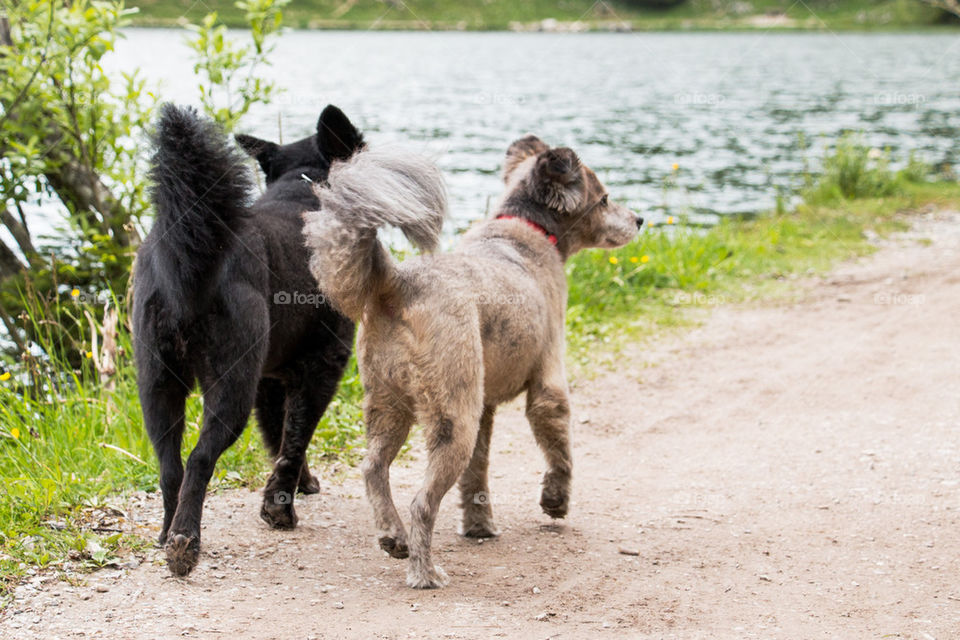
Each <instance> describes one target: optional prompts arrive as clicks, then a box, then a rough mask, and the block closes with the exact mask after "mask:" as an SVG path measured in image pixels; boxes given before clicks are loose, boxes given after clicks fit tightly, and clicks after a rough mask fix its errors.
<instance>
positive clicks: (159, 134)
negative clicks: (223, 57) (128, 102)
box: [150, 104, 253, 317]
mask: <svg viewBox="0 0 960 640" xmlns="http://www.w3.org/2000/svg"><path fill="white" fill-rule="evenodd" d="M153 143H154V147H155V148H156V151H155V152H154V154H153V158H152V161H151V167H150V178H151V182H152V187H151V189H150V199H151V201H152V202H153V208H154V212H155V215H156V221H155V223H154V230H153V232H152V233H151V235H154V236H155V237H156V241H155V242H156V244H155V247H156V249H157V250H158V251H159V252H160V253H161V255H162V257H160V256H158V257H160V260H159V261H158V262H157V263H156V264H155V265H154V266H155V267H156V268H158V269H159V270H160V273H158V274H157V275H158V276H159V280H160V282H159V284H160V286H161V289H162V290H164V292H165V293H166V294H167V295H166V296H165V298H167V300H168V302H169V303H170V304H171V306H172V308H173V309H179V311H180V313H177V314H176V315H178V316H180V317H184V316H190V315H192V314H193V313H196V310H198V309H200V308H202V307H203V306H204V303H205V301H207V300H208V299H209V294H210V289H211V287H212V286H213V284H214V283H215V282H216V278H217V276H218V275H219V271H220V267H221V265H222V263H223V258H224V255H225V254H226V252H227V250H228V249H229V248H230V247H231V246H232V245H233V244H234V243H235V242H236V240H237V233H238V232H239V230H240V228H241V227H242V226H243V224H244V220H245V219H246V217H247V215H248V214H247V205H248V202H249V197H250V193H251V190H252V187H253V183H252V180H251V178H250V175H249V172H248V170H247V168H246V165H245V157H244V156H243V155H242V154H240V153H239V152H238V151H236V150H235V149H234V147H233V145H232V144H231V142H230V140H229V139H228V138H227V136H226V135H225V134H224V132H223V131H222V130H221V129H220V127H219V126H218V125H217V124H216V123H215V122H213V121H212V120H209V119H207V118H203V117H201V116H200V115H199V114H198V113H197V111H196V110H195V109H193V108H191V107H177V106H175V105H172V104H165V105H163V106H162V107H161V109H160V119H159V121H158V122H157V128H156V132H155V133H154V135H153Z"/></svg>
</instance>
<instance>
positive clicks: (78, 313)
mask: <svg viewBox="0 0 960 640" xmlns="http://www.w3.org/2000/svg"><path fill="white" fill-rule="evenodd" d="M823 164H824V172H823V174H822V175H821V176H819V177H817V178H809V179H808V180H807V186H806V188H805V190H804V193H805V196H806V202H805V203H804V204H801V205H800V206H798V207H797V208H796V209H795V210H793V211H790V212H785V211H780V212H774V213H769V214H766V215H762V216H759V217H757V218H754V219H751V220H725V221H723V222H721V223H720V224H718V225H717V226H715V227H712V228H709V229H698V228H693V227H687V226H685V225H683V224H682V223H683V220H682V218H680V217H678V218H677V219H675V220H674V221H673V222H674V224H663V225H658V226H655V227H653V228H648V229H646V230H645V231H644V232H643V233H642V234H641V235H640V237H639V239H638V240H636V241H635V242H633V243H632V244H630V245H629V246H627V247H624V248H623V249H620V250H617V251H599V250H595V251H586V252H583V253H581V254H579V255H577V256H575V257H574V258H573V259H572V260H570V262H569V263H568V273H569V281H570V291H569V309H568V317H567V326H568V344H569V350H568V359H569V361H570V365H571V370H572V371H573V372H574V375H575V376H583V375H589V373H590V371H591V370H596V368H597V367H598V366H599V365H601V364H602V363H603V358H604V357H606V358H608V359H612V358H613V357H615V356H616V351H615V349H614V347H616V346H617V344H618V343H620V342H622V341H625V340H632V339H637V338H643V337H650V336H654V335H658V334H660V333H662V332H663V331H664V330H669V329H671V328H675V327H682V326H687V325H690V324H691V323H694V322H696V321H697V320H698V319H700V318H701V317H702V316H703V313H704V311H705V310H707V309H709V308H710V307H712V306H714V305H717V304H723V303H727V302H740V301H752V300H770V299H775V298H777V297H778V296H782V295H785V294H787V293H789V292H791V291H792V290H793V289H792V287H791V284H790V282H791V280H792V279H793V278H794V277H796V276H801V275H806V274H809V273H812V272H822V271H825V270H827V269H829V268H830V267H831V266H833V265H834V264H836V262H837V261H838V260H841V259H844V258H849V257H853V256H857V255H863V254H866V253H868V252H869V251H871V250H872V248H873V247H872V245H871V244H870V243H869V242H868V240H867V238H866V235H865V232H866V231H868V230H870V231H873V232H875V233H878V234H885V233H889V232H892V231H895V230H898V229H903V228H905V226H906V224H907V220H908V216H906V215H904V212H909V211H910V210H911V209H915V208H918V207H921V206H925V205H929V204H932V205H935V206H939V207H958V206H960V184H957V183H956V182H948V181H940V182H923V181H919V179H920V177H921V176H922V175H923V174H924V173H926V171H925V170H924V169H923V167H922V166H921V165H919V164H918V163H915V162H914V163H911V164H910V165H909V166H908V168H907V169H906V170H904V171H901V172H899V173H893V172H891V171H890V170H889V169H888V168H887V165H886V160H885V158H883V157H882V156H878V155H877V154H876V152H871V151H870V150H869V149H867V148H865V147H864V146H863V145H860V144H858V143H857V142H856V140H855V139H852V138H848V139H844V140H841V141H840V142H839V143H838V145H837V146H836V148H835V150H834V151H833V152H832V153H831V154H830V155H829V156H828V157H827V158H826V159H825V161H824V163H823ZM76 293H77V295H71V292H70V291H69V290H66V291H63V292H62V293H61V294H60V295H59V296H56V297H55V300H54V301H53V302H52V303H42V304H29V305H26V306H27V307H28V309H31V311H30V313H28V314H27V315H26V316H23V319H22V320H21V321H22V322H27V323H30V324H31V327H32V329H33V331H32V332H31V333H32V335H35V336H38V340H40V342H41V343H43V342H44V341H46V340H53V339H55V337H56V336H62V335H72V336H84V335H85V336H87V338H86V340H85V341H82V342H80V343H78V344H73V345H72V347H71V350H72V352H71V353H66V354H62V357H58V358H56V359H54V360H50V359H46V358H40V357H35V356H31V357H28V358H26V359H21V360H20V361H18V362H13V361H7V362H6V363H5V365H3V366H4V367H5V368H3V369H0V372H2V373H0V481H2V483H3V486H4V491H3V492H0V599H2V595H3V593H4V591H5V590H9V588H10V587H11V586H12V585H14V584H15V583H16V582H17V581H18V580H19V579H20V578H21V577H22V576H23V575H24V573H25V572H27V571H28V570H30V569H31V568H32V567H45V568H52V569H55V570H58V571H61V572H64V573H66V572H67V569H70V572H69V573H70V575H75V573H76V571H77V570H80V571H82V570H84V569H93V568H96V567H98V566H103V565H105V564H109V563H110V562H112V561H114V560H115V559H117V558H122V557H124V556H125V555H127V554H129V553H130V552H131V551H135V550H139V549H143V548H145V547H146V546H147V545H149V544H151V542H152V541H151V540H148V539H146V538H141V537H138V536H128V535H121V534H119V533H118V532H116V531H111V530H109V529H116V528H117V527H116V526H115V525H114V526H113V527H109V526H108V527H106V529H107V530H104V529H105V528H104V526H102V524H101V523H102V522H103V520H104V517H105V515H106V516H107V517H108V519H110V518H113V519H116V518H117V517H122V515H118V514H117V512H115V511H113V510H112V508H113V507H114V506H119V505H122V504H123V502H124V499H123V498H124V496H123V494H125V493H128V492H132V491H138V490H143V491H156V490H157V482H158V478H157V468H156V463H155V460H154V456H153V452H152V449H151V446H150V443H149V441H148V439H147V437H146V435H145V433H144V431H143V426H142V420H141V415H140V407H139V403H138V401H137V394H136V385H135V378H134V371H133V368H132V363H131V355H130V354H131V349H130V339H129V334H128V333H127V331H126V330H125V329H123V328H121V331H120V334H119V343H120V344H119V346H120V347H121V350H120V355H119V362H118V368H117V370H118V371H117V374H116V375H115V376H114V378H113V382H114V383H115V389H114V390H113V391H108V390H106V389H105V388H104V387H103V386H102V385H101V384H100V383H99V378H98V374H97V372H96V371H95V370H94V367H93V366H92V361H93V360H92V358H89V357H86V356H87V353H88V350H92V348H93V347H92V341H91V339H90V337H89V336H90V335H91V329H90V326H89V319H87V317H86V315H85V314H84V311H89V312H91V313H90V316H91V317H92V318H96V317H97V315H96V313H92V312H93V311H95V309H93V308H92V307H88V306H85V305H84V304H81V303H80V302H77V300H82V299H83V296H82V295H79V293H80V292H76ZM51 305H53V307H54V308H51ZM50 318H56V320H50ZM94 322H96V320H94ZM52 323H56V326H54V325H53V324H52ZM71 323H72V326H69V325H71ZM122 326H123V324H122V323H121V327H122ZM101 330H102V329H101V327H99V326H97V332H98V333H99V332H100V331H101ZM77 353H79V354H80V357H79V358H77V357H76V356H77ZM604 354H606V356H604ZM70 362H73V363H74V364H72V365H71V364H69V363H70ZM78 362H79V364H77V363H78ZM53 383H55V386H54V384H53ZM361 393H362V392H361V385H360V383H359V380H358V376H357V371H356V365H355V364H354V363H351V365H350V368H349V370H348V373H347V375H346V377H345V378H344V380H343V382H342V383H341V387H340V392H339V394H338V395H337V397H336V399H335V400H334V402H333V404H332V405H331V407H330V409H329V410H328V411H327V413H326V415H325V416H324V418H323V421H322V422H321V425H320V427H319V428H318V431H317V435H316V437H315V438H314V441H313V444H312V446H311V449H310V452H311V457H312V458H313V461H314V462H317V461H318V460H319V459H334V458H337V459H345V460H346V461H347V462H353V461H354V460H355V458H356V453H357V448H358V447H359V446H360V445H361V444H362V427H361V412H360V408H359V407H360V399H361ZM200 415H201V402H200V398H199V397H198V395H197V394H194V395H193V396H191V398H190V400H189V403H188V409H187V434H186V438H185V442H184V451H185V452H186V451H188V450H189V449H191V448H192V446H193V444H194V443H195V442H196V438H197V435H198V432H199V426H200ZM268 472H269V463H268V461H267V459H266V455H265V453H264V452H263V450H262V449H261V446H260V443H259V437H258V434H257V432H256V429H253V428H249V429H247V431H246V432H245V433H244V434H243V436H242V437H241V438H240V440H239V442H237V443H236V444H235V445H234V446H233V447H231V448H230V449H228V451H227V452H226V453H225V455H224V456H223V457H222V458H221V460H220V462H219V463H218V465H217V471H216V473H215V476H214V480H213V482H212V483H211V489H212V490H216V489H218V488H223V487H232V486H249V487H259V486H261V485H262V483H263V482H264V480H265V477H266V474H267V473H268Z"/></svg>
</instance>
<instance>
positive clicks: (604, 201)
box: [600, 196, 607, 207]
mask: <svg viewBox="0 0 960 640" xmlns="http://www.w3.org/2000/svg"><path fill="white" fill-rule="evenodd" d="M600 206H601V207H605V206H607V196H603V197H602V198H600Z"/></svg>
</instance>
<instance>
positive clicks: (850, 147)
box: [803, 133, 930, 205]
mask: <svg viewBox="0 0 960 640" xmlns="http://www.w3.org/2000/svg"><path fill="white" fill-rule="evenodd" d="M929 174H930V168H929V167H928V166H927V165H925V164H924V163H922V162H920V161H919V160H918V159H917V158H916V157H915V156H912V155H911V157H910V161H909V162H908V163H907V166H906V167H905V168H904V169H903V170H901V171H899V172H894V171H892V170H891V169H890V154H889V152H888V151H882V150H880V149H874V148H871V147H869V146H868V145H866V144H864V142H863V140H862V139H861V137H860V136H859V135H857V134H852V133H847V134H845V135H843V136H841V138H840V139H839V140H838V141H837V144H836V146H835V147H834V149H833V151H832V152H831V153H828V154H827V156H826V157H825V158H824V160H823V172H822V174H821V175H820V176H818V177H817V178H816V179H814V178H812V177H811V176H809V175H808V176H807V177H806V180H807V186H806V188H805V189H804V192H803V199H804V201H805V202H806V203H807V204H811V205H818V204H819V205H830V204H836V203H839V202H843V201H845V200H856V199H865V198H884V197H888V196H895V195H903V194H905V193H906V190H907V186H908V185H909V184H913V183H919V182H922V181H924V180H926V179H927V177H928V176H929Z"/></svg>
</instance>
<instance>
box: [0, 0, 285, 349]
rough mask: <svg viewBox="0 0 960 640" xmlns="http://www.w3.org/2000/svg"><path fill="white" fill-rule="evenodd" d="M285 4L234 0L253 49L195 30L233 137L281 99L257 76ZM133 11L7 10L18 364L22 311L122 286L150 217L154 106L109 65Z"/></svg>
mask: <svg viewBox="0 0 960 640" xmlns="http://www.w3.org/2000/svg"><path fill="white" fill-rule="evenodd" d="M288 1H289V0H248V1H246V2H244V1H242V0H241V1H240V2H237V7H238V8H239V9H241V10H243V11H244V15H245V16H246V20H247V24H248V26H249V28H250V33H251V35H252V44H251V45H238V44H237V43H236V42H234V41H232V40H230V39H229V38H228V37H227V34H226V29H225V28H224V27H223V25H220V24H218V22H217V16H216V14H215V13H211V14H209V15H207V16H206V17H205V18H204V19H203V21H202V23H201V24H200V25H198V26H193V27H191V30H192V31H193V33H194V35H193V36H192V38H191V39H190V40H189V44H190V46H191V47H192V49H193V50H194V52H195V54H196V66H195V69H196V71H197V74H198V76H199V78H200V82H199V85H198V93H199V98H200V103H201V104H202V105H203V107H204V108H205V109H206V110H207V111H208V112H209V113H210V115H212V116H213V117H215V118H216V119H217V120H218V121H220V122H221V123H222V124H223V125H224V126H225V127H227V128H228V129H229V128H230V127H232V126H233V125H234V124H235V123H236V122H237V120H238V119H239V118H240V117H241V116H242V115H243V114H244V113H246V112H247V110H248V109H249V108H250V106H251V105H252V104H253V103H255V102H266V101H268V100H269V99H270V98H271V96H273V95H274V94H275V87H274V85H273V84H272V83H269V82H264V81H262V80H261V79H260V77H259V74H258V73H257V70H258V69H259V68H260V67H261V66H263V65H265V64H267V56H268V54H269V53H270V51H271V50H272V47H273V41H274V39H275V36H276V35H277V34H278V33H279V31H280V28H281V24H282V16H281V12H280V9H281V8H282V7H283V6H284V5H285V4H286V3H287V2H288ZM135 11H136V10H129V9H126V8H125V6H124V4H123V2H122V1H116V2H102V1H94V0H71V1H69V2H50V1H47V0H26V1H25V2H22V3H4V5H3V8H2V9H0V75H3V77H4V81H3V82H2V83H0V225H2V227H3V228H4V229H5V230H6V231H7V232H8V234H9V238H10V239H12V241H11V240H4V239H0V321H2V325H3V329H5V330H6V334H7V338H8V339H9V340H8V341H6V342H7V344H12V345H13V346H12V352H13V354H14V355H15V356H16V357H19V354H23V353H27V352H29V351H30V350H31V349H35V348H37V346H38V345H39V344H40V342H41V341H40V340H39V337H38V336H37V335H36V334H35V333H34V329H35V328H36V326H37V325H35V324H33V323H30V322H24V321H23V319H24V318H25V317H26V316H25V315H24V313H25V312H29V313H28V314H27V315H30V314H31V313H33V314H35V313H43V312H47V311H49V312H51V313H54V314H57V313H59V312H60V311H62V310H63V309H64V308H67V307H64V305H62V304H59V302H67V301H69V299H70V293H71V292H73V291H75V290H78V291H80V293H81V295H83V296H84V297H85V298H96V297H97V296H98V295H99V293H98V292H100V291H117V292H123V291H125V290H126V285H127V279H128V277H129V273H130V269H131V265H132V261H133V256H134V254H135V252H136V248H137V246H138V244H139V242H140V239H141V237H142V236H143V235H144V226H145V223H146V222H147V219H148V217H149V212H148V202H147V198H146V191H145V187H146V184H145V179H144V176H143V175H142V171H141V169H142V166H143V165H142V161H143V159H144V158H143V155H142V153H143V145H142V143H143V140H144V137H145V132H146V131H147V130H148V128H149V126H150V122H151V119H152V114H153V110H154V107H155V98H154V97H153V94H152V93H150V92H149V91H148V90H147V86H148V85H147V81H146V80H145V79H144V78H142V77H140V76H139V75H138V74H137V73H132V74H123V75H122V76H121V77H120V78H113V77H110V76H108V75H107V74H106V73H105V72H104V70H103V67H102V66H101V61H102V59H103V57H104V56H105V55H107V54H108V53H109V52H111V51H113V50H114V47H115V44H116V42H117V40H118V39H119V38H121V37H123V35H122V33H121V31H120V29H121V28H122V27H123V26H125V25H126V24H128V18H129V16H130V15H131V14H132V13H134V12H135ZM40 216H42V217H43V219H44V224H46V225H49V224H50V223H51V222H52V223H53V224H54V225H55V226H57V227H58V234H57V235H58V237H57V238H55V239H53V241H48V242H47V244H45V245H44V244H41V243H40V241H39V240H38V239H37V237H36V236H35V234H34V232H33V230H34V229H35V228H36V226H37V225H36V218H37V217H40ZM31 222H33V223H34V224H31ZM27 292H29V293H28V294H27V295H24V294H25V293H27ZM120 297H121V299H122V298H123V296H122V295H121V296H120ZM25 300H26V301H31V304H32V306H33V308H32V309H27V308H26V307H25V306H24V304H23V303H24V301H25ZM94 313H95V315H96V316H97V317H99V316H100V315H101V314H102V309H98V310H95V312H94ZM44 320H45V321H48V322H49V324H48V325H46V326H47V328H48V329H49V328H51V327H52V328H59V329H61V330H62V331H64V332H65V333H64V334H63V335H61V336H58V337H56V338H54V339H45V340H43V341H42V342H43V344H45V345H46V347H47V348H53V349H58V350H60V351H59V352H58V353H57V354H56V355H57V360H63V359H66V361H67V362H68V363H69V365H70V366H71V367H73V368H76V367H77V366H80V365H81V364H83V361H82V359H78V358H77V356H76V354H77V353H78V351H77V349H76V348H75V346H76V343H78V342H79V341H82V338H83V336H82V334H81V333H76V332H74V333H70V331H73V329H74V325H73V323H71V322H69V318H66V319H64V318H60V317H59V316H58V315H53V316H50V317H45V318H44ZM47 338H50V336H47ZM48 355H53V354H48Z"/></svg>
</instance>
